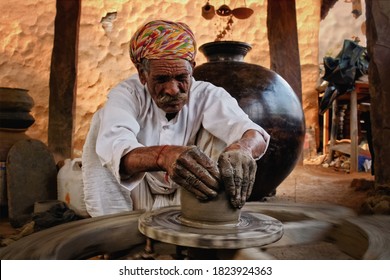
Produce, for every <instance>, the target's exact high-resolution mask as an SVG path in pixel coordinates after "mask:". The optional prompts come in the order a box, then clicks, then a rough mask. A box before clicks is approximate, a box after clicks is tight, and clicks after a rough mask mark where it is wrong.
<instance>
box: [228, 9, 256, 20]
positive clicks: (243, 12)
mask: <svg viewBox="0 0 390 280" xmlns="http://www.w3.org/2000/svg"><path fill="white" fill-rule="evenodd" d="M232 14H233V16H234V17H236V18H238V19H247V18H249V17H250V16H251V15H252V14H253V10H252V9H251V8H247V7H239V8H235V9H233V11H232Z"/></svg>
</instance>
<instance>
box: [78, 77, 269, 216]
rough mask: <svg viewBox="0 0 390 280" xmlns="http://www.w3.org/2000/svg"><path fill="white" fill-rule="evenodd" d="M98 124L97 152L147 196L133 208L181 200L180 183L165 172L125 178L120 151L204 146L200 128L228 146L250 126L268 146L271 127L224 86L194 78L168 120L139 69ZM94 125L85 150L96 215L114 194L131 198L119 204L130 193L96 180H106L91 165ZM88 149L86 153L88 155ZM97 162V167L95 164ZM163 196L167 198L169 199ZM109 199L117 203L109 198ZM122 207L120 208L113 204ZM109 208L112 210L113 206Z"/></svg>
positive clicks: (90, 205)
mask: <svg viewBox="0 0 390 280" xmlns="http://www.w3.org/2000/svg"><path fill="white" fill-rule="evenodd" d="M97 123H98V124H97ZM93 127H95V130H98V131H95V134H96V135H95V138H96V154H97V157H98V158H99V160H100V164H101V166H102V168H106V169H108V170H109V171H110V173H111V174H112V175H113V178H115V179H116V182H117V183H118V185H121V186H122V187H124V188H126V189H127V190H128V191H131V192H133V194H136V193H137V195H136V196H137V198H138V199H140V196H141V197H148V199H147V200H146V202H144V203H140V204H139V205H137V203H138V202H136V201H134V206H133V208H134V209H140V208H146V209H152V208H156V207H161V206H165V205H171V204H177V203H178V198H177V195H175V193H176V191H175V189H176V188H177V186H176V185H175V184H173V183H169V182H167V181H166V180H165V179H164V177H165V176H164V175H165V174H164V173H163V172H148V173H142V174H138V175H137V176H135V177H133V178H126V180H125V179H124V178H121V176H120V174H119V165H120V160H121V157H122V156H123V155H125V154H126V153H128V152H129V151H131V150H133V149H135V148H137V147H143V146H155V145H184V146H188V145H198V146H199V143H200V142H199V140H200V139H199V135H200V134H199V132H200V131H202V133H201V135H207V136H208V137H209V138H210V137H213V136H214V138H217V141H219V142H221V143H223V145H224V146H226V145H230V144H231V143H233V142H234V141H237V140H238V139H240V138H241V136H242V135H243V134H244V132H245V131H247V130H249V129H254V130H258V131H259V132H260V133H261V134H262V135H263V136H264V139H265V141H266V142H267V146H268V143H269V135H268V133H267V132H265V131H264V130H263V129H262V128H261V127H260V126H258V125H257V124H255V123H254V122H252V121H251V120H250V119H249V117H248V116H247V114H246V113H245V112H244V111H243V110H242V109H241V108H240V107H239V106H238V103H237V101H236V100H235V99H234V98H233V97H231V95H230V94H228V93H227V92H226V91H225V90H224V89H223V88H220V87H216V86H214V85H212V84H210V83H208V82H201V81H195V80H193V82H192V86H191V89H190V93H189V101H188V103H187V104H186V105H185V106H184V107H183V109H182V110H181V111H180V112H179V113H178V114H177V115H176V117H175V118H174V119H172V120H170V121H168V120H167V119H166V117H165V112H164V111H162V110H161V109H160V108H158V107H157V105H156V104H155V103H154V101H153V99H152V98H151V97H150V94H149V93H148V92H147V87H146V86H143V85H142V84H141V83H140V81H139V79H138V75H134V76H132V77H130V78H129V79H127V80H125V81H123V82H121V83H120V84H119V85H118V86H116V87H115V88H114V89H112V90H111V91H110V93H109V95H108V100H107V102H106V104H105V105H104V107H103V108H102V109H101V110H99V111H98V112H97V113H96V114H95V116H94V118H93V121H92V124H91V130H92V128H93ZM96 127H98V128H96ZM91 130H90V132H89V135H88V137H87V141H86V144H85V146H84V151H83V170H84V169H86V170H85V172H84V173H88V178H87V176H84V191H85V200H86V205H87V210H88V212H89V213H90V215H91V216H98V215H102V214H107V210H104V211H100V210H98V209H95V208H106V207H104V206H103V205H102V204H105V202H104V201H105V200H112V199H114V200H115V201H117V202H118V201H123V203H124V204H127V205H124V206H123V207H119V208H122V209H123V210H126V209H129V203H128V202H126V199H127V198H126V199H122V200H121V199H117V198H116V197H111V196H112V191H111V192H110V195H107V196H106V195H105V194H104V192H109V191H108V190H107V188H109V186H104V185H102V184H101V183H100V186H97V185H99V181H101V180H96V179H94V178H93V173H94V172H93V171H91V170H88V169H90V167H89V166H90V165H91V164H90V163H89V162H90V160H89V159H88V158H91V157H93V156H94V155H89V154H90V153H91V152H90V150H91V149H90V147H89V146H90V145H91V144H90V143H91V142H94V141H93V140H92V141H88V138H91V137H93V136H92V135H90V134H93V133H92V131H91ZM201 141H202V140H201ZM203 142H204V141H203ZM208 142H210V141H208V140H206V143H208ZM202 148H204V147H201V149H202ZM85 152H87V155H85V156H84V153H85ZM210 156H211V155H210ZM93 168H94V170H95V169H96V164H94V165H93ZM96 172H98V173H100V172H99V171H96ZM135 188H136V189H135ZM102 193H103V194H102ZM116 193H117V195H118V196H123V190H122V191H120V192H119V191H116ZM159 194H162V196H159ZM157 197H158V199H157V200H156V198H157ZM141 199H144V198H141ZM161 200H167V201H166V203H164V201H161ZM97 201H99V203H98V202H97ZM156 203H157V204H158V205H156ZM107 204H109V205H111V204H112V203H111V202H109V201H107ZM117 211H118V209H116V210H114V212H117ZM108 212H110V213H112V212H111V211H110V210H109V211H108Z"/></svg>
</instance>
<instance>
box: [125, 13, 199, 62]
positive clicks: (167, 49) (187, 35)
mask: <svg viewBox="0 0 390 280" xmlns="http://www.w3.org/2000/svg"><path fill="white" fill-rule="evenodd" d="M195 55H196V42H195V36H194V33H192V31H191V29H190V28H189V27H188V25H186V24H185V23H181V22H171V21H165V20H156V21H151V22H149V23H147V24H145V25H144V26H142V27H141V28H139V29H138V30H137V31H136V32H135V34H134V35H133V37H132V38H131V40H130V58H131V61H132V62H133V63H134V64H137V63H140V62H141V60H142V58H147V59H185V60H188V61H192V60H194V59H195Z"/></svg>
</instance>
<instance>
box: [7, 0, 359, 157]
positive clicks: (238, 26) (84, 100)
mask: <svg viewBox="0 0 390 280" xmlns="http://www.w3.org/2000/svg"><path fill="white" fill-rule="evenodd" d="M244 2H246V4H247V6H249V7H250V8H252V9H253V10H254V14H253V15H252V16H251V17H250V18H249V19H246V20H238V19H234V23H233V25H232V29H231V31H229V32H228V33H227V34H226V36H225V37H224V38H223V39H224V40H240V41H245V42H248V43H250V44H252V47H253V49H252V51H251V52H250V53H249V54H248V55H247V56H246V59H245V61H247V62H250V63H256V64H260V65H262V66H265V67H269V49H268V41H267V30H266V16H267V15H266V11H267V7H266V5H267V1H266V0H246V1H239V0H237V1H233V0H232V1H222V0H211V1H210V3H211V4H212V5H214V6H215V7H216V8H218V7H219V6H220V5H222V4H224V3H225V4H227V5H229V6H230V7H231V8H235V7H238V6H241V5H243V4H244ZM205 3H206V1H188V0H165V1H159V2H158V3H156V1H151V0H133V1H128V0H116V1H112V0H83V1H82V9H81V21H80V34H79V57H78V78H77V104H76V110H75V135H74V147H75V150H74V156H75V157H78V156H80V155H81V151H82V146H83V143H84V140H85V136H86V134H87V132H88V128H89V122H90V119H91V117H92V114H93V113H94V112H95V111H96V109H97V108H99V107H100V106H102V104H103V103H104V102H105V100H106V96H107V92H108V91H109V89H110V88H111V87H113V86H114V85H115V84H116V83H118V82H119V81H121V80H123V79H125V78H126V77H128V76H129V75H131V74H132V73H135V68H134V67H133V65H132V64H131V62H130V59H129V55H128V41H129V39H130V36H131V34H132V33H133V32H134V31H135V30H136V29H137V27H138V26H139V25H140V24H142V23H144V22H146V21H149V20H152V19H169V20H177V21H183V22H186V23H187V24H189V25H190V26H191V27H192V29H193V30H194V33H195V36H196V38H197V41H198V44H199V46H200V45H201V44H203V43H206V42H210V41H214V40H215V38H216V36H217V35H218V33H219V32H220V31H221V30H222V29H223V28H224V27H225V26H226V22H227V18H224V17H218V16H215V17H214V18H213V19H211V20H206V19H204V18H203V17H202V16H201V7H202V6H203V5H204V4H205ZM320 3H321V0H296V7H297V21H298V33H299V48H300V57H301V65H302V90H303V108H304V110H305V114H306V122H307V126H308V127H314V128H315V129H318V127H319V125H318V115H317V100H318V98H317V92H316V91H315V87H316V85H317V80H318V77H319V70H318V69H319V62H320V61H321V59H319V57H321V56H322V55H321V52H322V51H323V50H325V49H327V48H328V49H329V48H331V47H328V46H325V45H330V44H331V43H335V44H337V43H339V44H341V42H339V41H340V39H329V41H328V42H325V40H324V38H325V36H322V37H321V35H320V34H321V30H320V27H321V28H325V27H324V26H330V27H329V28H330V29H331V30H332V31H329V29H328V31H327V35H329V34H330V33H339V32H341V31H342V30H344V29H349V27H350V26H349V25H343V26H341V27H340V26H337V25H336V23H335V22H330V23H326V21H327V19H328V18H329V17H330V16H331V15H332V13H333V11H335V12H336V11H338V10H339V9H340V7H336V6H335V7H334V8H333V9H332V10H331V11H330V12H329V15H328V18H327V19H326V20H325V21H323V22H321V23H320ZM339 4H340V5H342V6H344V7H343V9H344V10H343V12H342V14H344V15H345V13H346V12H345V11H348V12H347V13H346V14H347V15H345V17H352V16H351V15H350V10H351V4H350V3H344V1H339V3H337V4H336V5H339ZM0 10H1V11H2V16H1V18H0V38H1V40H0V53H1V56H0V86H1V87H18V88H25V89H28V90H29V94H30V95H31V96H32V97H33V99H34V101H35V106H34V108H33V110H32V115H33V116H34V118H35V120H36V121H35V124H34V125H33V126H31V127H30V128H29V130H28V132H27V134H28V135H29V136H31V137H33V138H36V139H39V140H42V141H43V142H47V127H48V103H49V102H48V100H49V74H50V60H51V51H52V44H53V35H54V34H53V33H54V18H55V14H56V10H55V1H54V0H23V1H22V0H15V1H11V2H9V1H8V2H7V1H1V2H0ZM336 19H337V21H339V20H340V18H339V17H337V16H336ZM333 20H335V19H333ZM336 27H337V28H336ZM348 32H349V31H348ZM343 36H344V37H345V35H343ZM328 37H329V36H328ZM322 44H323V45H322ZM319 45H320V46H321V47H320V48H319ZM334 48H337V46H336V47H334ZM205 61H206V60H205V58H204V56H203V55H202V54H198V57H197V60H196V62H197V64H198V65H199V64H202V63H204V62H205Z"/></svg>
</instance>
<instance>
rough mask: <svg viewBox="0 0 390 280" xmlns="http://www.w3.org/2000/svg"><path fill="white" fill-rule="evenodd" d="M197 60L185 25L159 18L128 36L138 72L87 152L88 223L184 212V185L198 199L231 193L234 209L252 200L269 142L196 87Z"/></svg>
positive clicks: (217, 94)
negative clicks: (176, 208) (123, 215)
mask: <svg viewBox="0 0 390 280" xmlns="http://www.w3.org/2000/svg"><path fill="white" fill-rule="evenodd" d="M195 55H196V42H195V38H194V34H193V33H192V31H191V30H190V28H189V27H188V26H187V25H186V24H184V23H179V22H170V21H162V20H157V21H152V22H149V23H147V24H145V25H144V26H142V27H141V28H140V29H138V30H137V31H136V33H135V34H134V35H133V37H132V38H131V41H130V57H131V60H132V62H133V63H134V65H135V66H136V68H137V71H138V75H134V76H132V77H130V78H128V79H127V80H125V81H123V82H121V83H119V85H117V86H116V87H115V88H113V89H112V90H111V91H110V93H109V95H108V100H107V102H106V104H105V105H104V107H103V108H102V109H100V110H99V111H97V112H96V113H95V115H94V117H93V119H92V123H91V128H90V131H89V133H88V136H87V139H86V143H85V145H84V149H83V179H84V194H85V202H86V207H87V211H88V212H89V214H90V215H91V216H100V215H106V214H111V213H118V212H121V211H129V210H136V209H146V210H151V209H156V208H159V207H164V206H171V205H178V204H179V203H180V199H179V195H180V188H181V187H182V188H185V189H187V190H188V191H189V192H191V193H193V195H194V196H196V197H197V198H198V199H199V200H208V199H213V198H214V197H216V196H217V195H218V192H219V191H220V190H222V189H224V190H225V191H226V192H227V193H228V195H229V197H230V200H231V204H232V207H236V208H241V207H242V206H243V205H244V203H245V201H246V200H247V199H248V197H249V195H250V193H251V191H252V188H253V183H254V180H255V174H256V161H255V160H257V159H259V158H260V157H261V156H262V155H263V154H264V153H265V151H266V149H267V147H268V143H269V135H268V134H267V132H265V131H264V130H263V129H262V128H261V127H260V126H258V125H257V124H255V123H254V122H252V121H251V120H250V119H249V118H248V116H247V115H246V114H245V113H244V112H243V111H242V109H241V108H240V107H239V106H238V104H237V102H236V100H235V99H234V98H233V97H231V96H230V95H229V94H228V93H227V92H226V91H225V90H224V89H223V88H220V87H216V86H214V85H212V84H210V83H208V82H201V81H195V79H194V78H193V77H192V72H193V68H194V67H195ZM227 70H228V69H227ZM221 75H223V73H221Z"/></svg>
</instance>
